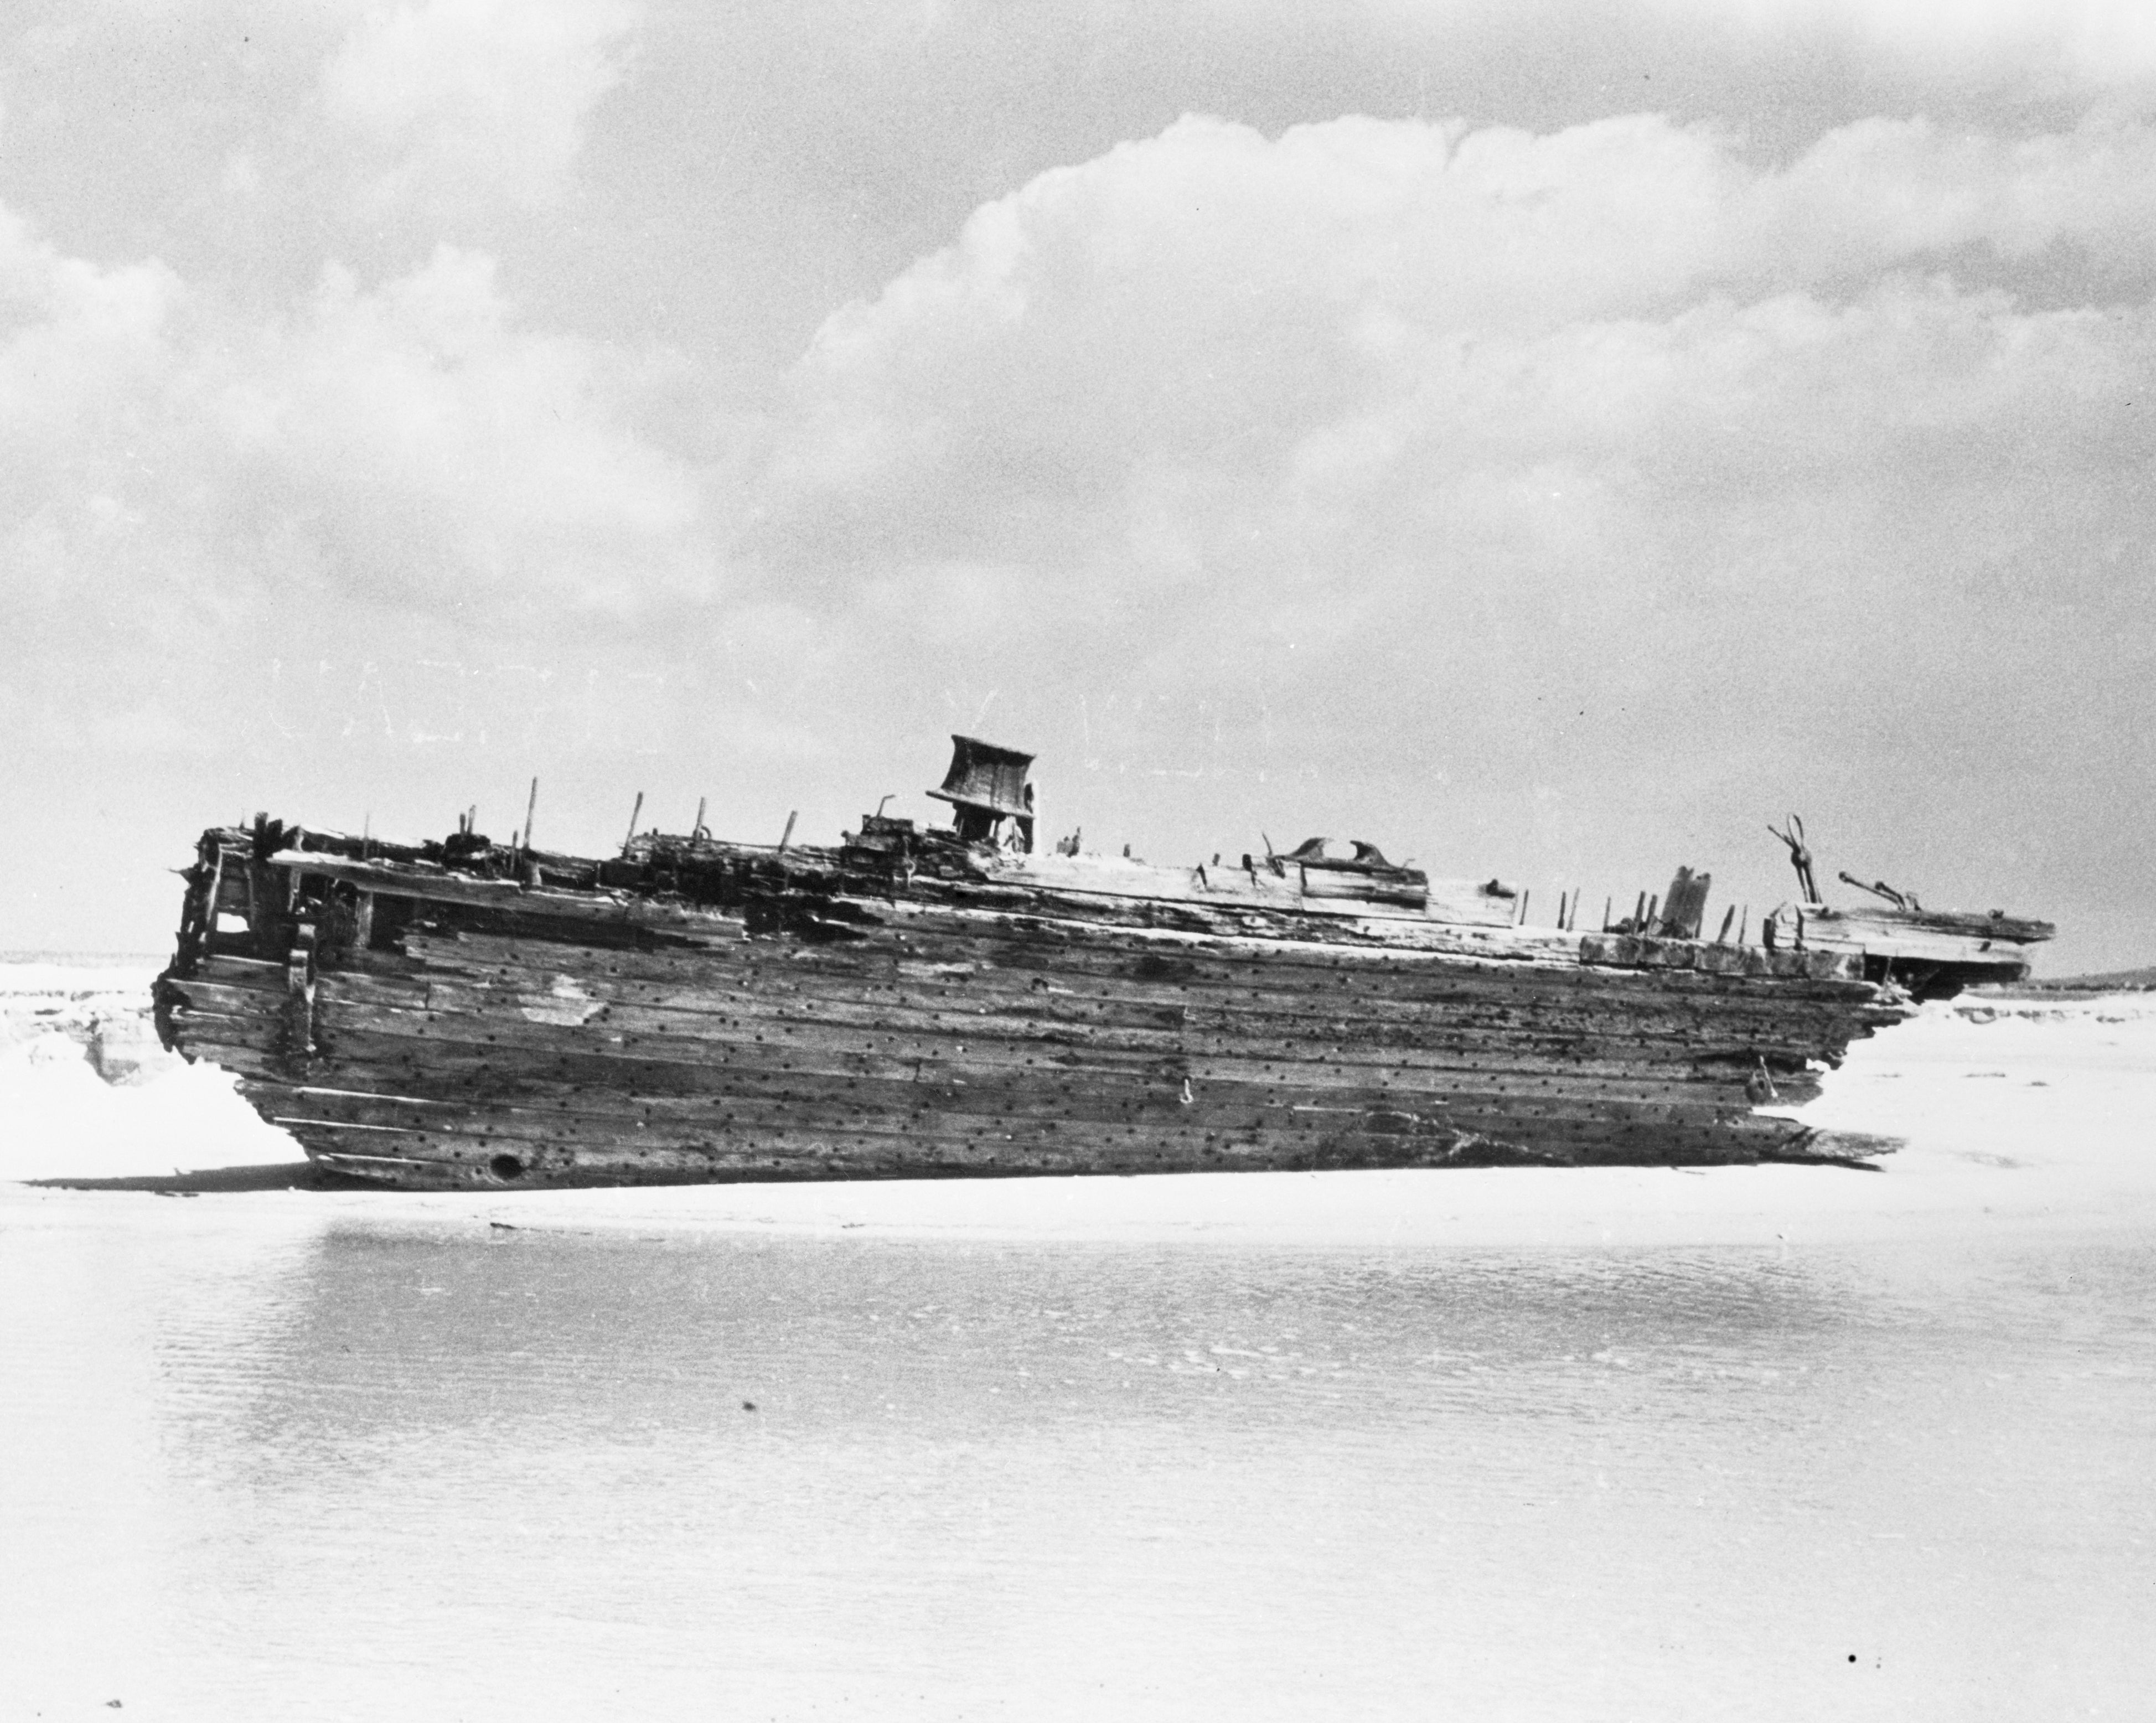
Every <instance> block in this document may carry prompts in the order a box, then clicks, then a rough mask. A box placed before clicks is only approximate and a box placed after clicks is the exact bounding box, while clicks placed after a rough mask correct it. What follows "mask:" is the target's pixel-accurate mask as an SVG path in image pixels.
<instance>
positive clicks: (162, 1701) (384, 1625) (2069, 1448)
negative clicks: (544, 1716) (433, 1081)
mask: <svg viewBox="0 0 2156 1723" xmlns="http://www.w3.org/2000/svg"><path fill="white" fill-rule="evenodd" d="M105 1212H106V1213H112V1214H121V1211H118V1210H110V1211H105ZM169 1212H170V1211H169V1210H168V1211H167V1213H169ZM400 1212H401V1211H394V1210H389V1209H387V1208H385V1209H384V1210H383V1211H382V1213H383V1214H384V1215H394V1214H396V1213H400ZM159 1219H160V1220H161V1221H162V1219H163V1217H162V1216H160V1217H159ZM196 1225H197V1228H198V1230H197V1233H196V1235H195V1236H193V1237H192V1238H187V1237H176V1236H175V1233H174V1231H173V1228H171V1227H169V1226H166V1227H162V1228H160V1229H154V1230H153V1229H151V1228H146V1227H145V1226H143V1225H141V1223H140V1221H139V1220H136V1219H131V1218H127V1217H126V1216H125V1215H124V1214H121V1218H120V1219H118V1220H115V1221H113V1222H112V1223H111V1224H110V1228H109V1230H108V1231H107V1232H106V1233H104V1234H101V1235H98V1236H97V1242H96V1243H95V1244H94V1246H90V1247H85V1246H84V1245H83V1244H82V1242H81V1241H80V1240H77V1241H75V1244H74V1246H73V1247H72V1248H73V1249H74V1251H75V1255H76V1257H77V1258H80V1252H81V1250H82V1249H85V1248H91V1249H94V1250H95V1253H97V1262H98V1266H97V1269H96V1271H95V1274H81V1275H78V1276H77V1278H76V1280H75V1281H74V1283H73V1284H74V1285H75V1287H76V1295H77V1297H78V1299H79V1300H80V1303H79V1304H78V1305H77V1306H75V1307H74V1310H73V1312H72V1315H71V1317H70V1320H72V1321H73V1322H74V1324H75V1331H74V1341H72V1342H70V1341H69V1338H68V1336H67V1335H66V1334H64V1333H62V1332H60V1331H55V1332H54V1334H53V1335H51V1336H48V1337H47V1341H37V1340H34V1339H25V1338H24V1337H23V1336H19V1335H18V1336H17V1337H16V1342H17V1351H18V1354H19V1355H20V1356H21V1357H23V1358H24V1359H27V1360H29V1361H35V1359H36V1358H38V1357H44V1356H47V1354H49V1353H54V1354H56V1352H57V1349H59V1348H61V1347H64V1346H68V1345H69V1344H77V1345H80V1344H88V1345H90V1346H92V1347H93V1348H94V1349H97V1350H99V1351H100V1356H105V1357H108V1358H119V1357H129V1356H132V1357H134V1358H136V1359H137V1360H138V1367H137V1368H136V1370H135V1372H133V1373H132V1374H129V1373H128V1372H125V1371H113V1372H107V1376H105V1377H99V1378H98V1379H97V1380H95V1381H93V1382H88V1383H84V1382H80V1381H77V1382H73V1383H72V1384H68V1383H67V1382H65V1378H64V1372H61V1371H59V1370H58V1369H57V1368H48V1369H46V1370H45V1371H44V1373H43V1374H38V1373H37V1372H31V1374H30V1375H29V1376H28V1377H24V1378H23V1380H27V1381H31V1382H35V1383H38V1384H42V1386H38V1387H35V1388H34V1390H33V1392H35V1393H36V1394H38V1395H40V1396H42V1397H43V1400H42V1401H41V1404H43V1405H44V1414H43V1416H44V1418H45V1428H48V1430H49V1431H61V1432H64V1431H65V1430H66V1429H67V1428H70V1427H73V1428H79V1429H80V1430H82V1431H89V1430H93V1429H98V1428H102V1429H104V1430H105V1440H104V1441H103V1444H102V1446H101V1447H100V1449H99V1453H100V1462H99V1464H100V1474H99V1476H98V1478H97V1479H95V1480H93V1479H90V1478H88V1477H86V1476H81V1475H78V1476H76V1477H75V1478H74V1479H73V1480H72V1484H73V1487H74V1488H76V1489H78V1490H83V1491H85V1493H86V1492H87V1491H88V1490H90V1489H91V1488H92V1487H93V1485H94V1486H95V1487H96V1488H99V1489H111V1488H114V1487H115V1479H116V1480H117V1486H118V1487H121V1488H124V1489H131V1490H134V1491H135V1493H136V1497H137V1498H138V1499H139V1500H142V1501H144V1502H149V1503H154V1504H155V1505H156V1507H155V1512H154V1514H152V1515H149V1516H148V1519H150V1520H154V1521H155V1523H154V1525H151V1524H148V1523H147V1522H146V1527H145V1529H146V1535H145V1536H144V1538H143V1540H142V1546H141V1550H140V1551H138V1554H139V1555H140V1557H141V1569H140V1572H139V1574H138V1576H137V1588H136V1598H137V1602H138V1604H139V1605H140V1607H141V1608H142V1610H143V1612H144V1618H145V1619H146V1621H150V1622H154V1623H155V1624H156V1628H155V1632H154V1633H151V1634H149V1635H148V1636H147V1637H146V1639H145V1642H144V1643H145V1644H146V1646H147V1648H148V1649H146V1650H145V1651H144V1652H143V1653H142V1654H141V1657H140V1658H138V1659H136V1662H135V1664H132V1665H131V1666H130V1669H129V1674H130V1679H135V1680H136V1681H137V1682H138V1683H139V1690H138V1693H137V1695H136V1696H135V1697H131V1698H130V1700H129V1709H130V1710H131V1712H138V1713H139V1712H140V1711H141V1710H149V1712H150V1714H151V1715H159V1714H160V1712H159V1710H157V1707H158V1706H160V1705H162V1706H163V1707H164V1710H165V1712H167V1713H168V1714H171V1715H229V1714H231V1713H232V1712H233V1710H235V1709H237V1710H243V1711H244V1710H249V1708H252V1709H253V1710H258V1711H261V1710H275V1711H276V1712H277V1714H279V1715H284V1714H286V1713H288V1712H289V1713H290V1714H291V1715H339V1716H341V1715H352V1716H367V1715H381V1714H382V1713H383V1712H384V1711H385V1710H390V1709H393V1708H394V1707H395V1705H396V1704H397V1702H398V1700H399V1699H400V1697H402V1696H403V1695H408V1694H409V1693H410V1692H411V1691H412V1690H413V1688H414V1684H417V1685H418V1687H419V1688H422V1689H423V1690H424V1691H425V1692H426V1693H427V1694H429V1695H430V1697H431V1698H432V1699H433V1700H434V1701H435V1705H434V1710H436V1711H437V1712H438V1713H439V1714H441V1715H450V1714H453V1713H460V1714H461V1715H467V1716H494V1715H501V1716H511V1715H517V1716H521V1715H530V1714H531V1712H532V1711H533V1710H543V1711H546V1712H547V1713H550V1714H555V1715H676V1714H678V1715H708V1714H709V1713H710V1711H711V1709H712V1708H713V1707H714V1705H721V1704H722V1705H723V1706H724V1708H725V1709H726V1710H742V1711H744V1712H753V1713H754V1714H756V1715H782V1716H792V1715H809V1714H811V1713H812V1712H814V1711H815V1710H824V1711H826V1712H829V1711H832V1710H840V1711H844V1710H855V1711H860V1712H864V1713H866V1714H870V1715H921V1716H929V1715H934V1716H938V1717H942V1716H948V1715H990V1716H996V1715H1009V1716H1024V1717H1034V1716H1055V1715H1070V1716H1098V1715H1156V1716H1190V1715H1235V1716H1239V1717H1240V1716H1257V1717H1268V1716H1287V1715H1297V1716H1306V1715H1342V1714H1352V1715H1358V1716H1386V1715H1397V1716H1417V1717H1419V1716H1424V1715H1430V1711H1431V1710H1432V1708H1433V1705H1436V1704H1439V1703H1440V1701H1441V1703H1442V1705H1443V1707H1444V1708H1449V1709H1457V1710H1468V1711H1481V1712H1501V1713H1503V1714H1505V1715H1647V1714H1652V1715H1662V1716H1679V1717H1681V1716H1687V1715H1697V1716H1708V1715H1724V1714H1726V1712H1727V1709H1728V1706H1729V1703H1730V1701H1731V1700H1732V1697H1734V1698H1738V1699H1741V1700H1744V1701H1745V1702H1746V1709H1747V1711H1748V1714H1751V1715H1767V1716H1774V1715H1789V1716H1804V1715H1822V1714H1832V1715H1840V1716H1863V1715H1880V1716H1886V1715H1972V1716H1974V1715H2010V1714H2014V1713H2015V1712H2018V1711H2021V1710H2030V1709H2034V1710H2040V1711H2045V1712H2046V1713H2048V1712H2050V1711H2052V1710H2058V1709H2061V1708H2063V1707H2062V1705H2061V1704H2060V1703H2058V1701H2060V1700H2061V1699H2062V1698H2063V1699H2066V1700H2075V1701H2080V1700H2087V1702H2090V1703H2110V1702H2112V1701H2113V1700H2115V1699H2116V1698H2117V1696H2118V1695H2120V1694H2122V1693H2123V1692H2125V1691H2127V1690H2128V1689H2129V1688H2130V1687H2131V1685H2132V1684H2133V1683H2134V1682H2136V1681H2138V1679H2141V1677H2142V1675H2143V1674H2145V1673H2146V1670H2145V1667H2144V1666H2143V1663H2142V1662H2141V1661H2140V1659H2142V1658H2143V1654H2140V1653H2138V1652H2137V1651H2135V1650H2133V1647H2135V1646H2137V1645H2138V1644H2139V1635H2138V1624H2137V1623H2134V1622H2133V1620H2132V1619H2131V1618H2132V1617H2133V1615H2134V1613H2136V1610H2137V1606H2136V1604H2135V1603H2134V1602H2133V1599H2135V1598H2136V1597H2145V1596H2146V1595H2147V1592H2148V1584H2149V1582H2150V1581H2151V1580H2152V1579H2156V1563H2153V1562H2152V1557H2151V1555H2150V1543H2151V1539H2150V1537H2149V1534H2150V1532H2151V1531H2152V1530H2156V1527H2152V1525H2151V1517H2152V1516H2151V1511H2150V1506H2149V1501H2148V1494H2147V1492H2146V1491H2145V1490H2144V1489H2143V1486H2142V1485H2141V1482H2140V1479H2141V1476H2142V1469H2143V1467H2142V1461H2143V1455H2144V1454H2145V1451H2146V1447H2145V1444H2146V1443H2147V1440H2148V1437H2149V1435H2150V1434H2151V1433H2156V1394H2152V1388H2151V1383H2150V1380H2149V1377H2148V1372H2147V1370H2146V1368H2145V1365H2146V1362H2147V1360H2148V1357H2149V1356H2150V1355H2149V1353H2148V1340H2149V1338H2150V1335H2149V1321H2150V1318H2149V1315H2148V1313H2149V1312H2150V1311H2151V1310H2156V1300H2152V1299H2151V1298H2150V1294H2151V1293H2152V1292H2156V1263H2153V1262H2152V1258H2151V1255H2150V1254H2149V1253H2147V1252H2141V1251H2136V1250H2133V1249H2125V1248H2122V1247H2119V1246H2117V1245H2115V1244H2104V1245H2098V1246H2091V1247H2089V1248H2087V1249H2078V1250H2076V1249H2066V1248H2062V1247H2046V1249H2043V1250H2041V1251H2034V1250H2032V1251H2030V1252H2025V1253H2023V1254H2013V1253H2004V1254H2002V1253H1999V1252H1996V1251H1994V1252H1981V1251H1971V1252H1963V1253H1948V1254H1938V1253H1934V1254H1932V1255H1930V1256H1923V1255H1921V1254H1912V1253H1910V1252H1908V1251H1906V1250H1902V1251H1886V1250H1871V1251H1867V1250H1863V1249H1856V1250H1849V1251H1844V1252H1840V1253H1838V1254H1836V1253H1818V1254H1799V1255H1797V1256H1794V1257H1787V1258H1784V1257H1779V1256H1777V1255H1774V1254H1762V1253H1758V1252H1749V1251H1735V1250H1722V1251H1712V1250H1701V1251H1689V1252H1679V1251H1666V1250H1665V1251H1652V1252H1637V1253H1620V1252H1606V1251H1605V1252H1566V1251H1546V1252H1540V1253H1534V1252H1528V1253H1499V1252H1456V1251H1455V1252H1447V1251H1442V1250H1436V1249H1421V1250H1416V1251H1397V1252H1394V1251H1383V1250H1373V1249H1368V1248H1358V1249H1309V1250H1296V1249H1250V1248H1230V1247H1223V1246H1218V1245H1202V1246H1192V1245H1189V1244H1174V1245H1166V1244H1162V1245H1143V1244H1071V1243H1039V1244H1025V1243H996V1244H985V1243H956V1244H954V1243H948V1242H942V1241H921V1240H907V1239H894V1238H876V1237H858V1238H857V1237H845V1236H841V1237H823V1238H801V1237H789V1238H767V1237H758V1236H754V1235H752V1234H747V1233H726V1232H706V1233H654V1234H652V1235H649V1236H644V1237H636V1236H631V1235H627V1234H624V1233H620V1232H611V1231H602V1232H594V1233H589V1234H579V1233H575V1232H573V1231H569V1230H535V1229H515V1230H505V1229H500V1228H490V1227H488V1226H486V1225H485V1223H478V1222H472V1221H458V1222H444V1223H428V1224H419V1223H399V1222H398V1221H395V1220H393V1219H389V1220H383V1221H375V1220H372V1219H368V1220H360V1221H353V1220H351V1219H338V1220H332V1221H330V1222H327V1223H324V1222H323V1221H321V1219H320V1218H305V1219H303V1220H300V1221H295V1222H293V1223H289V1224H286V1225H285V1226H284V1229H283V1230H280V1229H279V1228H277V1227H275V1226H267V1225H256V1226H254V1227H253V1228H239V1229H238V1230H231V1229H229V1228H228V1229H226V1230H222V1231H221V1230H219V1228H218V1223H215V1221H214V1217H211V1216H204V1217H203V1218H201V1219H200V1220H198V1222H197V1223H196ZM57 1248H58V1247H57V1246H55V1247H54V1249H57ZM4 1277H5V1265H4V1264H0V1279H4ZM100 1313H102V1314H100ZM85 1325H88V1326H85ZM100 1325H102V1326H100ZM92 1329H95V1330H96V1331H95V1333H94V1334H93V1333H92V1332H91V1330H92ZM48 1342H49V1343H48ZM139 1366H146V1367H139ZM108 1378H109V1379H108ZM115 1397H130V1398H131V1400H132V1401H133V1402H136V1404H135V1406H134V1409H133V1411H132V1413H129V1414H126V1415H127V1416H131V1417H132V1418H133V1423H132V1424H131V1425H130V1424H128V1423H126V1418H125V1417H122V1418H121V1423H120V1424H118V1425H113V1424H110V1423H102V1422H101V1420H103V1419H105V1418H108V1417H118V1416H121V1414H122V1412H123V1408H121V1406H119V1405H117V1404H115V1403H112V1402H114V1401H115ZM142 1397H146V1398H147V1400H148V1403H149V1405H148V1409H147V1412H146V1413H145V1412H144V1411H143V1409H142V1408H141V1406H140V1404H139V1401H140V1400H141V1398H142ZM114 1428H122V1429H126V1428H132V1429H134V1430H135V1431H136V1433H135V1434H134V1435H132V1436H127V1437H124V1438H115V1437H113V1436H112V1434H111V1432H112V1430H113V1429H114ZM37 1535H38V1536H39V1537H41V1538H43V1539H44V1540H45V1541H46V1552H47V1555H48V1556H49V1558H50V1559H54V1560H59V1559H60V1552H61V1550H62V1547H63V1546H62V1545H61V1544H60V1543H59V1541H58V1540H59V1539H62V1538H64V1536H66V1535H67V1534H66V1528H65V1527H64V1526H61V1525H58V1524H55V1525H53V1526H47V1527H46V1528H45V1529H44V1530H43V1531H39V1532H38V1534H37ZM2136 1540H2139V1541H2138V1542H2137V1541H2136ZM2008 1648H2012V1650H2011V1654H2009V1652H2008ZM1851 1656H1856V1657H1857V1658H1858V1659H1859V1661H1858V1663H1857V1664H1854V1665H1852V1664H1851V1663H1850V1662H1849V1659H1850V1658H1851ZM137 1700H139V1701H140V1703H139V1704H138V1702H137Z"/></svg>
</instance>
